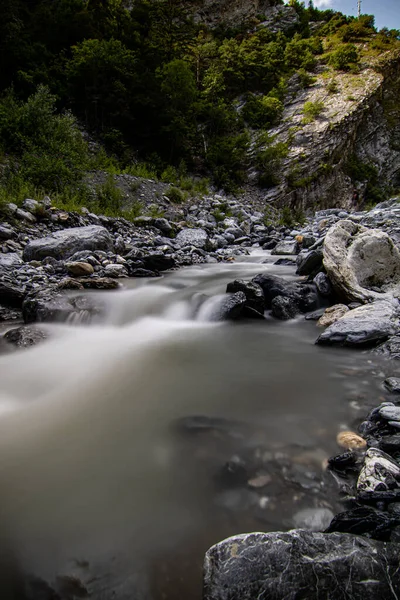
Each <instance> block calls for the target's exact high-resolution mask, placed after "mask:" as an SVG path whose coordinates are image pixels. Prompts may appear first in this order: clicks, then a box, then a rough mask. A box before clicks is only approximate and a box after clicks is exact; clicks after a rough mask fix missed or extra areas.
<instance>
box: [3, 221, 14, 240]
mask: <svg viewBox="0 0 400 600" xmlns="http://www.w3.org/2000/svg"><path fill="white" fill-rule="evenodd" d="M16 236H17V234H16V232H15V230H14V229H13V228H12V227H10V225H8V224H4V225H0V240H11V238H13V237H16Z"/></svg>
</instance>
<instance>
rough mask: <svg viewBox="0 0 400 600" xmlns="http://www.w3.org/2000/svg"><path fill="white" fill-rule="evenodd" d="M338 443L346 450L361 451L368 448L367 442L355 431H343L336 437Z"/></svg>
mask: <svg viewBox="0 0 400 600" xmlns="http://www.w3.org/2000/svg"><path fill="white" fill-rule="evenodd" d="M336 441H337V443H338V444H339V446H341V447H342V448H345V449H346V450H360V449H362V448H366V446H367V442H366V441H365V440H364V438H362V437H361V436H360V435H357V434H356V433H354V431H341V432H340V433H338V434H337V436H336Z"/></svg>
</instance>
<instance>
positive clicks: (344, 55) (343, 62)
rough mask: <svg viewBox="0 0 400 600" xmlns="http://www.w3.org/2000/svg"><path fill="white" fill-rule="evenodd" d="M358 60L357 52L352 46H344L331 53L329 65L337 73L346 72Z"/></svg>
mask: <svg viewBox="0 0 400 600" xmlns="http://www.w3.org/2000/svg"><path fill="white" fill-rule="evenodd" d="M358 60H359V57H358V52H357V48H356V47H355V46H354V44H345V45H344V46H341V47H340V48H338V49H337V50H336V51H335V52H332V53H331V55H330V57H329V64H330V65H332V67H333V68H334V69H337V70H339V71H348V70H349V69H350V68H351V66H352V65H355V64H357V63H358Z"/></svg>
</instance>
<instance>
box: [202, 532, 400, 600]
mask: <svg viewBox="0 0 400 600" xmlns="http://www.w3.org/2000/svg"><path fill="white" fill-rule="evenodd" d="M398 562H399V561H398V546H397V545H396V544H390V543H388V544H385V543H383V542H377V541H375V540H369V539H365V538H362V537H356V536H354V535H350V534H347V533H330V534H326V533H313V532H310V531H304V530H298V529H295V530H293V531H289V532H287V533H281V532H276V533H248V534H243V535H237V536H234V537H231V538H228V539H227V540H224V541H222V542H220V543H219V544H216V545H215V546H213V547H212V548H210V549H209V550H208V552H207V554H206V557H205V563H204V595H203V599H204V600H254V599H255V598H263V599H265V600H283V599H285V600H292V599H293V600H295V599H300V598H306V599H307V600H327V599H332V600H333V599H334V600H348V599H349V598H351V599H352V600H376V598H393V597H395V596H393V590H397V589H399V587H400V570H399V568H398Z"/></svg>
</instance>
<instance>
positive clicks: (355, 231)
mask: <svg viewBox="0 0 400 600" xmlns="http://www.w3.org/2000/svg"><path fill="white" fill-rule="evenodd" d="M323 252H324V261H323V262H324V267H325V269H326V272H327V274H328V276H329V279H330V280H331V282H332V284H333V286H334V288H335V291H336V292H337V293H338V294H339V295H340V296H342V297H343V298H344V299H345V300H348V301H356V302H369V301H371V300H376V299H380V298H382V295H384V294H385V293H386V294H392V295H394V296H396V297H397V296H399V294H400V252H399V250H398V249H397V247H396V246H395V245H394V243H393V241H392V240H391V239H390V237H389V236H388V235H387V234H386V233H384V232H383V231H380V230H378V229H366V228H365V227H362V226H361V225H358V224H356V223H353V222H352V221H349V220H343V221H339V222H338V223H337V224H336V225H334V226H333V227H331V228H330V229H329V231H328V233H327V235H326V237H325V243H324V250H323Z"/></svg>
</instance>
